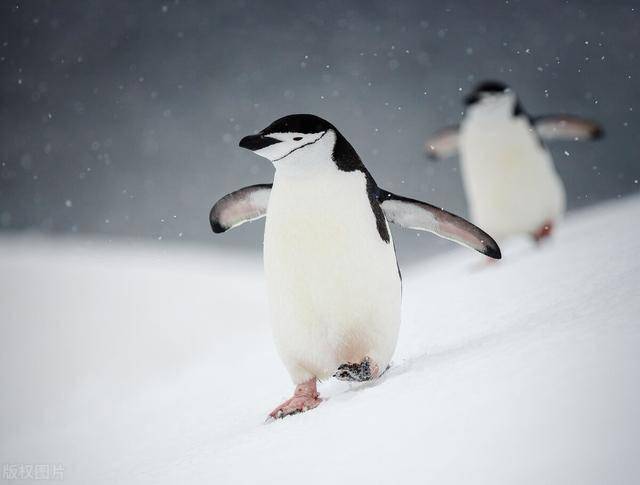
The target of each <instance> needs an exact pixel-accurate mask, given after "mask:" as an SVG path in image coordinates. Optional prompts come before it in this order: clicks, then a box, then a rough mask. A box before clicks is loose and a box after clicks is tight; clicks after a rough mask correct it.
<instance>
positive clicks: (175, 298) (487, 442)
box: [0, 198, 640, 484]
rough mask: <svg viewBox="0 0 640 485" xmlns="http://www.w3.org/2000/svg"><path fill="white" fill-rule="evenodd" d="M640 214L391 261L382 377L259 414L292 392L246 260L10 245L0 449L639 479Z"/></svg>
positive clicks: (176, 465)
mask: <svg viewBox="0 0 640 485" xmlns="http://www.w3.org/2000/svg"><path fill="white" fill-rule="evenodd" d="M639 214H640V199H638V198H631V199H627V200H623V201H621V202H616V203H611V204H607V205H603V206H600V207H597V208H595V209H591V210H589V211H584V212H581V213H578V214H575V215H572V216H571V217H570V218H569V219H568V220H567V221H565V223H564V224H563V225H561V226H560V230H559V232H558V233H557V235H556V237H555V238H554V239H553V240H552V241H550V242H549V243H548V244H547V245H545V246H544V247H543V248H542V249H541V250H536V249H534V248H531V247H530V246H529V245H528V244H526V243H524V242H520V243H515V244H512V245H511V246H509V247H506V248H504V249H505V251H504V252H505V259H504V260H503V262H501V263H500V264H496V265H491V266H484V264H483V263H482V261H481V259H480V258H478V257H476V256H475V255H474V254H472V253H471V252H468V251H465V250H462V249H460V250H458V249H456V250H454V251H452V252H451V253H449V254H447V255H445V256H442V257H439V258H437V259H433V260H431V261H429V262H427V263H425V264H421V265H417V266H413V267H410V268H405V270H404V272H403V277H404V321H403V328H402V330H401V337H400V343H399V347H398V350H397V352H396V356H395V358H394V365H393V367H392V369H390V370H389V372H388V373H387V374H386V375H385V376H384V377H383V378H382V379H381V380H380V381H379V382H377V383H373V384H368V385H348V384H344V383H339V382H335V381H330V382H326V383H323V384H322V385H321V387H320V390H321V393H322V394H323V396H325V397H328V398H329V399H328V400H327V402H325V403H323V404H322V406H320V407H319V408H317V409H316V410H313V411H311V412H308V413H306V414H303V415H298V416H294V417H291V418H287V419H285V420H282V421H277V422H274V423H271V424H264V423H263V421H264V418H265V416H266V413H267V412H268V411H269V410H270V409H271V408H272V407H273V406H274V405H275V404H277V403H278V402H280V401H281V400H283V399H284V398H286V397H288V395H289V393H290V392H291V384H290V382H289V379H288V376H287V375H286V373H285V371H284V369H283V367H282V365H281V364H280V362H279V361H278V358H277V356H276V354H275V350H274V348H273V344H272V342H271V338H270V333H269V327H268V321H267V315H266V300H265V290H264V287H263V278H262V270H261V262H260V261H259V260H253V259H250V260H247V259H245V257H244V256H242V255H241V254H234V253H228V252H225V253H216V254H212V253H209V252H201V251H193V250H190V251H185V250H182V249H178V248H168V249H165V250H158V249H153V250H150V249H148V248H146V247H143V246H140V247H138V246H135V245H134V246H133V247H131V245H113V244H112V245H106V244H101V243H95V242H94V243H88V242H81V241H65V240H56V241H53V242H52V241H49V240H33V239H30V238H6V237H5V238H3V239H0V271H1V274H2V278H1V279H0V312H1V313H0V317H1V323H0V341H1V342H2V344H3V346H2V353H0V385H1V386H2V387H1V389H2V391H1V393H2V394H1V396H2V397H1V398H0V462H1V463H3V464H7V463H9V464H15V463H27V464H39V463H56V464H62V465H63V467H64V480H65V482H67V483H78V484H86V483H92V484H101V483H105V484H107V483H108V484H112V483H153V484H162V483H257V482H259V483H273V482H276V481H280V482H284V483H290V482H298V483H299V482H300V481H301V480H304V481H305V482H311V483H334V482H338V483H341V482H357V483H401V482H408V483H427V482H433V483H440V484H442V483H487V484H496V483H509V484H511V483H520V484H522V483H525V484H526V483H531V484H540V483H557V484H567V483H580V484H590V483H593V484H601V483H618V484H625V483H629V484H631V483H636V481H637V476H638V474H639V473H640V461H639V460H638V459H637V458H638V456H640V446H639V445H638V444H637V436H638V435H639V433H640V421H639V419H638V409H640V391H638V383H640V352H639V351H640V317H639V316H638V315H640V262H639V260H638V257H637V253H638V249H639V248H640V243H638V237H640V227H638V215H639ZM240 230H241V229H240ZM423 241H424V244H429V241H428V239H427V238H423ZM398 250H399V251H402V247H400V248H398ZM28 482H29V481H28V480H24V481H21V482H20V483H28Z"/></svg>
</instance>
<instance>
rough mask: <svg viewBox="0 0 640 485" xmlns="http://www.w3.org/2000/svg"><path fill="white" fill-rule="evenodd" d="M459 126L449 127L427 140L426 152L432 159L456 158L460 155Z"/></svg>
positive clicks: (425, 144)
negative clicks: (457, 154) (456, 155)
mask: <svg viewBox="0 0 640 485" xmlns="http://www.w3.org/2000/svg"><path fill="white" fill-rule="evenodd" d="M459 131H460V127H459V126H458V125H453V126H447V127H446V128H442V129H441V130H438V131H436V132H435V133H434V134H433V135H431V136H430V137H429V138H427V141H426V142H425V143H424V150H425V152H426V153H427V156H428V157H429V158H431V159H434V160H436V159H441V158H448V157H452V156H454V155H455V154H456V153H458V132H459Z"/></svg>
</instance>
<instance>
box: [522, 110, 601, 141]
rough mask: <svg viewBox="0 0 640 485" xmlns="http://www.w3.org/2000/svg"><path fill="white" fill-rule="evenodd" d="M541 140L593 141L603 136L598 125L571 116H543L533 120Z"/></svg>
mask: <svg viewBox="0 0 640 485" xmlns="http://www.w3.org/2000/svg"><path fill="white" fill-rule="evenodd" d="M533 125H534V126H535V128H536V131H537V132H538V134H539V135H540V137H541V138H542V139H543V140H575V141H581V140H595V139H597V138H601V137H602V136H603V135H604V130H603V129H602V127H601V126H600V124H599V123H597V122H595V121H592V120H588V119H586V118H580V117H579V116H573V115H545V116H537V117H535V118H534V119H533Z"/></svg>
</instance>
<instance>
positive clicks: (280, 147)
mask: <svg viewBox="0 0 640 485" xmlns="http://www.w3.org/2000/svg"><path fill="white" fill-rule="evenodd" d="M328 132H334V133H335V132H336V129H335V127H334V126H333V125H332V124H331V123H329V122H328V121H325V120H323V119H322V118H320V117H318V116H314V115H309V114H294V115H289V116H285V117H284V118H280V119H278V120H276V121H274V122H273V123H271V124H270V125H269V126H267V127H266V128H265V129H263V130H262V131H260V132H259V133H257V134H255V135H249V136H245V137H244V138H243V139H242V140H240V146H241V147H242V148H246V149H247V150H251V151H252V152H254V153H256V154H257V155H260V156H261V157H264V158H267V159H268V160H271V161H272V162H274V164H275V163H276V162H279V161H280V160H283V159H286V158H288V157H289V156H290V155H291V154H293V153H296V154H298V155H302V154H304V153H305V152H306V151H310V150H313V149H314V148H316V147H317V146H318V144H319V143H318V142H320V141H321V140H322V139H323V138H326V137H325V135H326V134H327V133H328ZM334 139H335V137H334Z"/></svg>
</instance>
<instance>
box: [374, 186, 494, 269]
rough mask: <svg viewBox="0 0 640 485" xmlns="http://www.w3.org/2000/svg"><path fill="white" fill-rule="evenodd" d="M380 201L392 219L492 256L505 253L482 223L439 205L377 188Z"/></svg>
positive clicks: (397, 222) (388, 218) (404, 225)
mask: <svg viewBox="0 0 640 485" xmlns="http://www.w3.org/2000/svg"><path fill="white" fill-rule="evenodd" d="M378 202H379V203H380V207H382V211H383V212H384V215H385V217H386V218H387V220H388V221H389V222H392V223H394V224H398V225H399V226H402V227H406V228H408V229H416V230H418V231H427V232H431V233H433V234H435V235H437V236H440V237H443V238H445V239H449V240H450V241H454V242H457V243H458V244H461V245H463V246H466V247H468V248H471V249H475V250H476V251H478V252H480V253H482V254H484V255H485V256H488V257H490V258H493V259H500V258H501V257H502V255H501V253H500V248H499V247H498V244H497V243H496V242H495V241H494V240H493V238H492V237H491V236H489V235H488V234H487V233H486V232H484V231H483V230H482V229H480V228H479V227H477V226H475V225H473V224H471V223H470V222H469V221H467V220H466V219H463V218H462V217H458V216H456V215H454V214H451V213H450V212H447V211H445V210H444V209H441V208H439V207H436V206H433V205H431V204H427V203H426V202H421V201H419V200H414V199H409V198H407V197H402V196H400V195H395V194H392V193H391V192H387V191H386V190H383V189H379V190H378Z"/></svg>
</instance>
